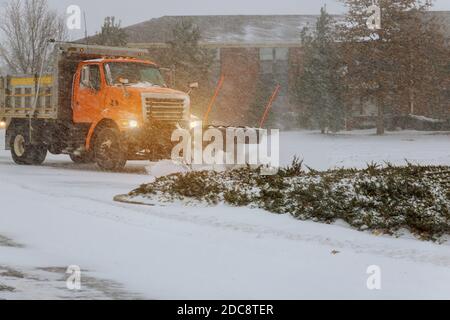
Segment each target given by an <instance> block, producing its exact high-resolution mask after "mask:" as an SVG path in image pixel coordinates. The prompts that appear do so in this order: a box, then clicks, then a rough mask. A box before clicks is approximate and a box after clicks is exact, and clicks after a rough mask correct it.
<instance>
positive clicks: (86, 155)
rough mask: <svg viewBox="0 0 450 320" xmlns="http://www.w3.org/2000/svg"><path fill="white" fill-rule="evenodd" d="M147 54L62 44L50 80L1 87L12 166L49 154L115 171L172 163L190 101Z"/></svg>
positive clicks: (23, 79)
mask: <svg viewBox="0 0 450 320" xmlns="http://www.w3.org/2000/svg"><path fill="white" fill-rule="evenodd" d="M144 54H145V52H143V51H139V50H133V49H124V48H109V47H92V46H83V45H73V44H64V45H62V44H61V45H59V46H58V48H57V53H56V59H55V60H56V64H55V67H54V71H53V74H52V75H41V76H39V77H37V76H34V77H33V76H26V75H25V76H22V77H21V78H20V79H21V80H20V81H19V80H17V77H16V78H15V77H7V78H6V79H3V82H2V83H3V85H2V88H3V90H2V92H3V97H2V94H0V100H2V101H3V103H2V104H0V117H1V118H4V119H8V122H10V124H9V126H8V129H7V133H6V140H7V141H6V146H7V148H9V149H11V153H12V157H13V159H14V161H15V162H16V163H18V164H40V163H42V162H43V161H44V159H45V155H46V154H47V152H48V151H49V152H51V153H53V154H68V155H70V157H71V159H72V160H73V161H74V162H77V163H87V162H96V163H97V165H98V166H99V167H100V168H101V169H104V170H118V169H121V168H122V167H123V166H125V163H126V162H127V160H144V159H147V160H152V161H154V160H161V159H166V158H169V157H170V153H171V149H172V142H171V135H172V132H173V130H175V129H177V128H180V127H182V128H187V129H189V126H190V119H191V114H190V110H191V107H190V98H189V95H188V94H187V93H184V92H181V91H177V90H174V89H171V88H169V87H168V86H167V84H166V82H165V80H164V77H163V76H162V74H161V71H160V69H159V67H158V66H157V65H156V64H155V63H154V62H152V61H150V60H149V59H145V58H144V57H143V55H144ZM27 77H28V78H27ZM44 79H45V81H44ZM19 85H20V86H22V87H24V88H23V90H22V89H20V90H19ZM26 85H28V87H26ZM1 98H2V99H1ZM46 98H47V100H45V99H46ZM41 100H44V102H43V103H42V102H41ZM45 101H47V102H45ZM33 102H34V103H33Z"/></svg>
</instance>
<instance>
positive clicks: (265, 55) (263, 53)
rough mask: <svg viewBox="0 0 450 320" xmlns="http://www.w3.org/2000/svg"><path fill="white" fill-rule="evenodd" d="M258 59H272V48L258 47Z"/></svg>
mask: <svg viewBox="0 0 450 320" xmlns="http://www.w3.org/2000/svg"><path fill="white" fill-rule="evenodd" d="M259 59H260V60H261V61H273V48H261V49H259Z"/></svg>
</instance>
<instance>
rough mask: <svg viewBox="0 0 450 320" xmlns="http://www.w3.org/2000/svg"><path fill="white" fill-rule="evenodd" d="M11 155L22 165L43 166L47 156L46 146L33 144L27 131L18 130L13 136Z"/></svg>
mask: <svg viewBox="0 0 450 320" xmlns="http://www.w3.org/2000/svg"><path fill="white" fill-rule="evenodd" d="M10 148H11V155H12V158H13V160H14V162H15V163H17V164H21V165H41V164H42V163H43V162H44V161H45V158H46V156H47V147H46V146H45V145H44V144H31V143H30V141H29V136H28V134H27V133H26V132H25V130H18V131H17V132H15V133H14V134H13V135H12V136H11V142H10Z"/></svg>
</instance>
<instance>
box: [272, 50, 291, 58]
mask: <svg viewBox="0 0 450 320" xmlns="http://www.w3.org/2000/svg"><path fill="white" fill-rule="evenodd" d="M288 59H289V48H275V60H277V61H287V60H288Z"/></svg>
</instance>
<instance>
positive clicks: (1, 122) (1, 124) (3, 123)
mask: <svg viewBox="0 0 450 320" xmlns="http://www.w3.org/2000/svg"><path fill="white" fill-rule="evenodd" d="M5 128H6V121H5V120H0V129H5Z"/></svg>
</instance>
